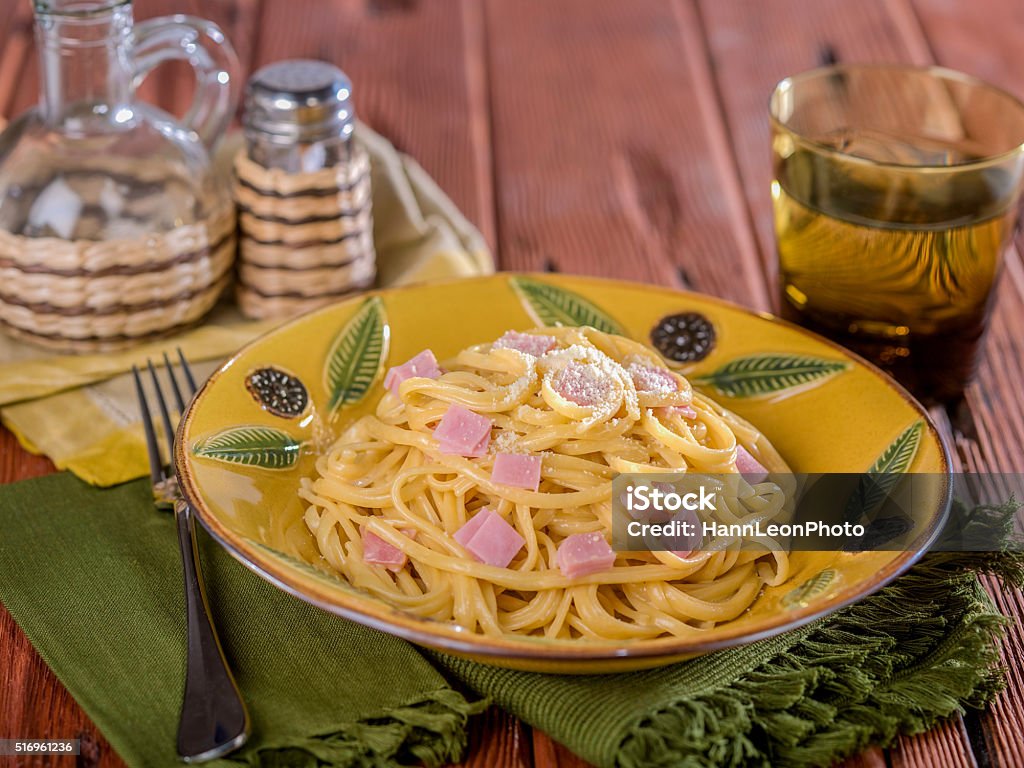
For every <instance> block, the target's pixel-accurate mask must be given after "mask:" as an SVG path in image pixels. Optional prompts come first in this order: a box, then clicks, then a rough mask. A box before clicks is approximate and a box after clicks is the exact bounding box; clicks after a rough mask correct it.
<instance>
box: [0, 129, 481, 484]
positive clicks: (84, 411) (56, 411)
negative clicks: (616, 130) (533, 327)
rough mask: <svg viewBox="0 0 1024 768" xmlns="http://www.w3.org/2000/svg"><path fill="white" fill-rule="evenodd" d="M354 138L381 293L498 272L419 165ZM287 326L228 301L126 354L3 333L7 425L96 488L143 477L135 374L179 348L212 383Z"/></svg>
mask: <svg viewBox="0 0 1024 768" xmlns="http://www.w3.org/2000/svg"><path fill="white" fill-rule="evenodd" d="M356 135H357V136H358V138H359V139H360V140H361V141H362V143H363V144H364V145H365V146H366V149H367V151H368V152H369V154H370V164H371V169H372V171H371V172H372V184H373V219H374V221H373V236H374V244H375V246H376V250H377V268H378V279H377V283H378V285H379V286H381V287H393V286H400V285H410V284H413V283H421V282H425V281H428V280H436V279H440V278H447V277H464V276H471V275H479V274H487V273H490V272H493V271H494V260H493V258H492V257H491V254H490V252H489V250H488V248H487V245H486V243H485V242H484V240H483V237H481V235H480V233H479V232H478V231H477V230H476V229H475V228H474V227H473V225H472V224H470V223H469V222H468V221H467V220H466V218H465V217H464V216H463V215H462V214H461V213H460V212H459V210H458V209H457V208H456V207H455V205H454V204H453V203H452V201H451V200H449V199H448V198H447V196H445V194H444V192H442V191H441V189H440V188H439V187H438V186H437V184H435V183H434V181H433V179H431V178H430V176H429V175H428V174H427V173H426V172H425V171H424V170H423V169H422V168H421V167H420V166H419V165H418V164H417V163H416V162H415V161H414V160H412V159H411V158H409V157H407V156H405V155H403V154H401V153H400V152H398V151H397V150H396V149H395V148H394V146H392V145H391V143H390V142H388V141H387V140H386V139H385V138H383V137H382V136H380V135H378V134H376V133H374V132H373V131H371V130H370V129H369V128H367V127H366V126H365V125H359V126H358V127H357V131H356ZM240 142H241V137H240V135H238V134H234V135H232V136H229V137H228V138H227V139H226V140H225V141H224V142H222V146H221V148H220V149H219V151H218V154H217V158H216V160H217V165H218V167H219V168H220V169H221V172H226V170H225V169H228V168H230V161H231V158H233V157H234V154H235V152H236V150H237V149H238V148H239V146H240ZM279 322H280V321H276V320H262V321H255V322H254V321H247V320H245V319H244V318H243V317H242V316H241V315H240V314H239V312H238V310H237V308H236V307H235V306H234V304H233V302H232V301H231V300H230V297H227V298H226V299H225V300H223V301H222V302H221V304H220V305H219V306H218V307H217V308H216V309H215V310H214V312H213V313H212V314H211V315H210V317H209V318H208V320H207V321H206V322H205V323H204V324H203V325H202V326H200V327H199V328H196V329H194V330H191V331H188V332H185V333H182V334H179V335H178V336H175V337H171V338H169V339H161V340H160V341H157V342H153V343H148V344H144V345H141V346H138V347H135V348H133V349H130V350H126V351H123V352H113V353H109V352H108V353H100V354H90V355H59V354H54V353H53V352H52V351H50V350H44V349H40V348H38V347H34V346H32V345H30V344H27V343H24V342H21V341H17V340H15V339H12V338H9V337H8V336H6V335H4V334H2V333H0V420H2V421H3V423H4V425H6V426H7V427H8V428H9V429H10V430H11V431H12V432H14V434H15V435H17V437H18V439H19V440H20V441H21V443H22V445H24V446H25V447H26V448H27V449H28V450H30V451H33V452H35V453H44V454H46V455H47V456H49V457H50V458H51V459H52V460H53V462H54V463H55V464H56V465H57V466H58V467H59V468H61V469H69V470H71V471H72V472H74V473H75V474H76V475H78V476H79V477H80V478H82V479H83V480H86V481H87V482H90V483H93V484H94V485H113V484H115V483H120V482H124V481H125V480H130V479H131V478H133V477H139V476H142V475H144V474H146V472H147V464H146V453H145V443H144V442H143V435H142V427H141V422H140V421H139V416H138V407H137V405H136V403H135V393H134V390H133V389H132V383H131V378H130V375H126V372H127V371H130V370H131V366H132V365H133V364H139V365H142V364H144V363H145V361H146V359H147V358H153V359H154V362H156V361H157V360H159V359H160V357H161V355H162V354H163V352H164V351H167V350H170V351H172V352H173V350H174V348H175V347H181V349H182V350H183V351H184V353H185V355H186V356H187V357H188V358H189V361H190V362H193V363H195V365H194V368H195V371H196V373H197V375H198V376H202V377H203V378H205V377H206V376H207V375H208V374H209V373H210V372H211V371H212V370H213V369H214V368H215V367H216V365H217V364H218V363H219V362H220V361H222V360H223V359H224V358H226V357H228V356H229V355H230V354H231V353H232V352H234V351H235V350H236V349H238V348H239V347H240V346H242V345H243V344H245V343H246V342H248V341H250V340H251V339H253V338H255V337H256V336H258V335H260V334H262V333H265V332H266V331H268V330H270V329H271V328H273V327H274V326H275V325H278V324H279ZM204 361H206V362H205V363H204Z"/></svg>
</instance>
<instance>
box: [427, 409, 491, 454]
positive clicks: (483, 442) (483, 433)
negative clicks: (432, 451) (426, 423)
mask: <svg viewBox="0 0 1024 768" xmlns="http://www.w3.org/2000/svg"><path fill="white" fill-rule="evenodd" d="M493 425H494V422H492V421H491V420H490V419H488V418H487V417H486V416H481V415H480V414H478V413H473V412H472V411H471V410H469V409H468V408H464V407H463V406H461V405H452V406H449V408H448V410H447V411H446V412H445V414H444V416H442V417H441V421H440V422H438V425H437V427H436V428H435V429H434V437H436V438H437V441H438V443H440V448H441V453H452V454H455V455H457V456H483V455H484V454H486V453H487V446H488V445H489V444H490V442H491V427H492V426H493Z"/></svg>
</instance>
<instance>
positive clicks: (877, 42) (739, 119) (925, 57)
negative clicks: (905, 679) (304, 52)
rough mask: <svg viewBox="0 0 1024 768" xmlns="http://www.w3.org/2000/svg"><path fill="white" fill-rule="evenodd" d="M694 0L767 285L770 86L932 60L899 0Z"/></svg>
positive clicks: (938, 745) (943, 755)
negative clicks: (843, 68)
mask: <svg viewBox="0 0 1024 768" xmlns="http://www.w3.org/2000/svg"><path fill="white" fill-rule="evenodd" d="M697 1H698V4H699V7H700V11H701V18H702V20H703V22H704V25H705V34H706V36H707V39H708V45H709V48H710V52H711V59H712V65H713V71H714V73H715V76H716V79H717V84H718V92H719V94H720V95H721V99H722V104H723V107H724V110H725V113H726V121H727V124H728V126H729V130H730V132H731V135H732V146H733V147H734V148H735V151H736V154H737V165H738V166H739V167H740V168H741V169H742V174H743V186H744V190H745V193H746V196H747V201H748V204H749V206H750V210H751V212H752V213H751V215H752V219H753V221H754V226H755V229H756V232H757V238H758V241H759V242H760V244H761V252H762V253H763V254H765V256H766V264H765V269H766V271H767V272H768V273H769V274H770V275H771V276H772V279H773V281H774V276H775V274H776V263H775V255H774V254H775V247H774V231H773V224H772V211H771V201H770V198H769V195H768V188H769V183H770V181H771V166H770V155H769V130H768V115H767V99H768V96H769V95H770V93H771V91H772V88H773V87H774V85H775V83H777V82H778V81H779V80H781V79H782V78H783V77H786V76H787V75H791V74H794V73H796V72H800V71H802V70H806V69H811V68H813V67H815V66H820V65H822V64H828V63H832V62H835V61H850V62H853V61H873V62H877V61H896V62H909V63H914V64H927V63H930V61H931V52H930V49H929V46H928V42H927V40H926V38H925V36H924V34H923V32H922V31H921V29H920V27H919V26H918V24H917V20H916V17H915V16H914V14H913V12H912V11H911V9H910V8H909V6H908V5H907V4H906V3H905V2H903V0H891V1H890V0H867V1H866V2H860V3H848V2H845V0H822V1H821V2H816V3H806V2H798V1H797V0H777V1H776V2H773V3H772V4H771V5H770V6H768V5H764V4H742V5H740V4H735V3H717V2H714V1H713V0H697ZM755 52H756V53H755ZM774 298H775V297H773V299H774ZM989 384H990V382H989V381H988V380H987V379H986V387H987V386H989ZM1018 663H1019V662H1018ZM973 760H974V758H973V752H972V749H971V744H970V739H969V738H968V735H967V732H966V730H965V727H964V725H963V721H962V719H961V718H954V719H953V720H952V721H950V722H949V723H947V724H945V725H944V726H942V727H941V728H938V729H936V730H934V731H932V732H930V733H928V734H924V735H922V736H918V737H914V738H901V739H900V740H899V741H898V743H897V744H896V745H894V746H893V747H892V748H891V749H890V750H889V762H890V763H891V764H892V765H894V766H895V765H900V766H908V767H909V766H943V765H972V764H973ZM848 764H850V765H852V764H853V763H848Z"/></svg>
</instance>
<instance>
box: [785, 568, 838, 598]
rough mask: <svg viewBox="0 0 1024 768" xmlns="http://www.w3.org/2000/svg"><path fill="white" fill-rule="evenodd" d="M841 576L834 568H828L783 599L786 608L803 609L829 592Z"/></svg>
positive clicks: (788, 593)
mask: <svg viewBox="0 0 1024 768" xmlns="http://www.w3.org/2000/svg"><path fill="white" fill-rule="evenodd" d="M838 576H839V574H838V573H837V572H836V570H835V569H834V568H826V569H825V570H823V571H821V572H820V573H819V574H818V575H817V576H812V577H811V578H809V579H808V580H807V581H805V582H804V583H803V584H801V585H800V586H799V587H795V588H794V589H792V590H790V591H789V592H787V593H786V595H785V596H784V597H783V598H782V605H783V607H784V608H803V607H804V606H806V605H808V604H809V603H810V602H811V600H813V599H814V598H815V597H817V596H818V595H820V594H821V593H822V592H824V591H825V590H827V589H828V588H829V587H831V586H832V584H833V583H834V582H835V581H836V578H837V577H838Z"/></svg>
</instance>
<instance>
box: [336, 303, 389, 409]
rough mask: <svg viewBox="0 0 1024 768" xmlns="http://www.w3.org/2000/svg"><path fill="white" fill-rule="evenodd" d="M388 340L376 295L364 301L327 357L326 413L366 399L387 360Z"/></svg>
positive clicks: (382, 309) (381, 304)
mask: <svg viewBox="0 0 1024 768" xmlns="http://www.w3.org/2000/svg"><path fill="white" fill-rule="evenodd" d="M388 337H389V331H388V325H387V319H386V318H385V315H384V303H383V302H382V301H381V300H380V298H379V297H377V296H374V297H372V298H369V299H367V300H366V301H365V302H363V305H362V306H361V307H360V308H359V310H358V311H357V312H356V313H355V315H353V316H352V319H351V320H349V321H348V322H347V323H346V324H345V327H344V328H342V329H341V332H340V333H338V335H337V336H336V337H335V339H334V342H333V343H332V344H331V351H330V352H329V353H328V355H327V361H326V364H325V366H324V387H326V389H327V393H328V398H329V399H328V401H327V410H328V411H334V410H336V409H338V408H340V407H341V406H343V405H352V404H353V403H357V402H359V401H360V400H362V399H363V398H364V397H366V393H367V392H369V390H370V387H371V386H372V385H373V382H374V381H375V380H376V378H377V376H378V375H379V374H380V371H381V366H382V365H383V363H384V359H385V357H387V352H388Z"/></svg>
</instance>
